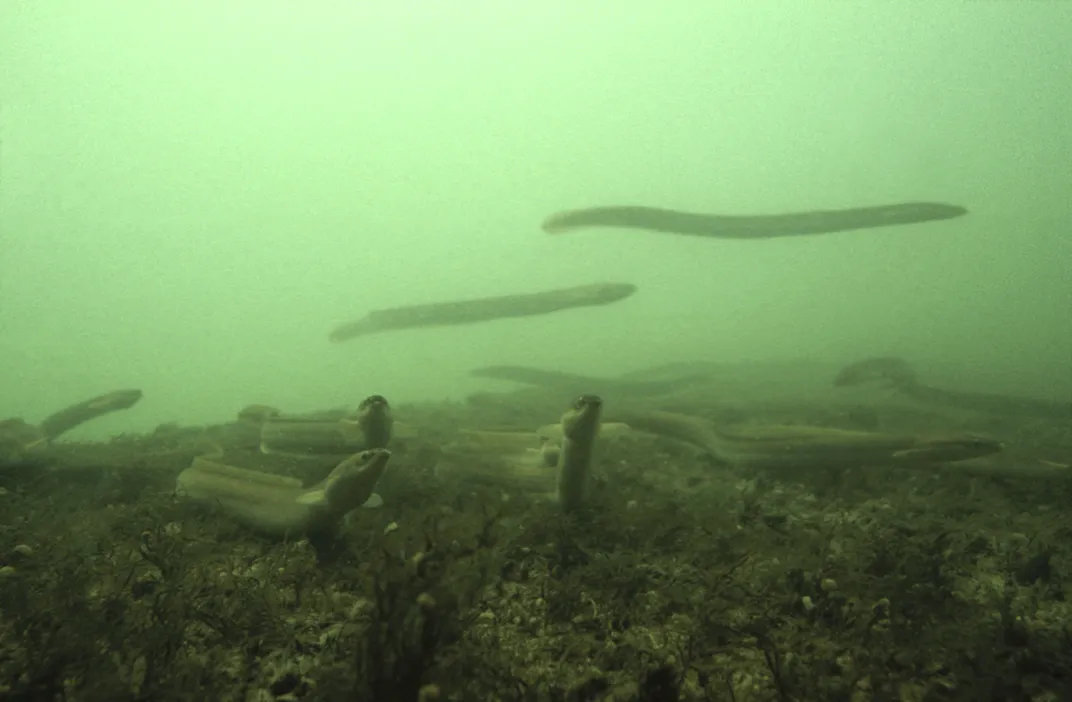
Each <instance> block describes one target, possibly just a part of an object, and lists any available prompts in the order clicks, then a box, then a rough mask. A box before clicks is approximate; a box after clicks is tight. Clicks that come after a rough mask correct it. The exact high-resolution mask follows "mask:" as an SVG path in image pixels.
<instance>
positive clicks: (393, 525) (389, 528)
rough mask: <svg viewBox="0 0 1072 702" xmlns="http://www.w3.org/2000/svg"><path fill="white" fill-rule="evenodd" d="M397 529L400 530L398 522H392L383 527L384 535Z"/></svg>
mask: <svg viewBox="0 0 1072 702" xmlns="http://www.w3.org/2000/svg"><path fill="white" fill-rule="evenodd" d="M396 531H398V522H391V523H390V524H388V525H387V526H385V527H384V528H383V535H384V536H387V535H388V534H391V533H393V532H396Z"/></svg>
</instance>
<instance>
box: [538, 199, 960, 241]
mask: <svg viewBox="0 0 1072 702" xmlns="http://www.w3.org/2000/svg"><path fill="white" fill-rule="evenodd" d="M967 213H968V210H967V209H965V208H963V207H960V206H958V205H949V204H945V203H941V202H904V203H899V204H896V205H879V206H875V207H854V208H851V209H842V210H812V211H807V212H790V213H787V214H779V215H716V214H697V213H693V212H682V211H679V210H670V209H663V208H659V207H638V206H607V207H588V208H583V209H576V210H565V211H562V212H556V213H555V214H552V215H551V216H550V217H548V218H547V219H545V220H544V221H543V225H542V228H543V230H544V231H545V232H547V233H549V234H558V233H562V232H567V231H572V230H574V229H583V228H590V227H616V228H620V229H644V230H647V231H655V232H667V233H671V234H686V235H689V236H702V237H709V238H712V239H770V238H774V237H781V236H801V235H808V234H827V233H830V232H841V231H849V230H853V229H871V228H874V227H890V226H895V225H901V224H916V223H920V222H930V221H935V220H942V219H952V218H954V217H960V216H962V215H965V214H967Z"/></svg>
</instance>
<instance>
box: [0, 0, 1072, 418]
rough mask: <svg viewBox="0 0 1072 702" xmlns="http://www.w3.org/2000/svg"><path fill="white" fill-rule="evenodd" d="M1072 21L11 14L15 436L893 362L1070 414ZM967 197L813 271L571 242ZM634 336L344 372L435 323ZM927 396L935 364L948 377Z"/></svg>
mask: <svg viewBox="0 0 1072 702" xmlns="http://www.w3.org/2000/svg"><path fill="white" fill-rule="evenodd" d="M1070 36H1072V3H1068V2H1050V3H1047V2H925V3H924V2H918V3H906V2H899V3H892V2H872V3H868V2H830V3H824V2H818V1H816V0H809V1H807V2H747V3H745V2H699V1H698V0H696V1H692V0H690V1H684V0H680V1H670V2H660V3H652V2H649V3H641V2H621V1H616V2H611V1H609V0H599V1H593V2H576V1H575V0H569V1H566V0H560V1H553V2H552V1H543V2H534V3H507V2H501V1H499V2H492V1H490V0H486V1H484V2H450V3H448V2H428V1H425V2H399V1H396V0H392V1H391V2H385V1H382V0H381V1H378V2H370V1H362V2H304V3H295V2H280V1H273V2H263V1H259V2H250V1H243V2H238V1H234V0H231V1H228V2H207V1H201V2H181V3H180V2H144V1H137V2H136V1H134V0H129V1H119V0H111V1H104V0H80V1H78V2H75V1H74V0H66V1H65V0H52V1H50V2H30V1H27V0H0V61H2V63H0V97H2V102H0V138H2V159H3V160H2V166H0V167H2V171H0V237H2V239H0V245H2V251H0V363H2V366H0V367H2V371H0V372H2V376H0V417H3V416H24V417H26V418H27V419H31V420H37V419H40V418H41V417H42V416H44V415H45V414H46V413H48V412H49V411H51V410H54V409H57V408H58V407H60V406H63V405H65V404H67V403H69V402H73V401H77V400H80V399H84V398H85V397H88V396H91V395H94V394H96V393H99V392H104V391H107V390H110V389H113V388H116V387H131V386H133V387H140V388H142V389H143V390H144V391H145V393H146V397H145V399H144V400H143V403H142V405H140V406H139V407H138V408H137V409H136V410H133V411H132V412H129V413H125V414H122V415H117V416H115V417H112V418H108V419H106V420H102V421H101V422H99V423H97V424H96V425H95V426H94V427H93V428H92V429H90V431H94V430H95V431H100V432H112V431H120V430H127V429H144V428H148V427H151V426H153V425H155V424H156V423H159V422H162V421H171V420H178V421H182V422H199V421H212V420H219V419H224V418H227V417H230V416H232V415H233V414H234V412H235V411H236V410H237V409H238V408H239V407H241V406H242V405H244V404H246V403H249V402H267V403H272V404H276V405H278V406H282V407H284V408H286V409H290V410H295V411H297V410H304V409H314V408H323V407H330V406H337V405H340V404H348V403H355V402H356V401H357V400H359V399H360V398H361V397H362V396H364V395H366V394H369V393H371V392H380V393H383V394H385V395H387V396H388V397H390V398H391V399H392V400H394V401H395V402H398V401H403V400H412V399H424V398H428V399H438V398H444V397H455V398H460V397H461V396H462V395H464V393H466V392H469V391H472V390H474V389H477V388H480V387H492V386H493V384H491V383H490V382H488V381H477V380H473V379H470V378H468V377H467V376H466V372H467V371H468V370H469V369H470V368H472V367H474V366H478V365H481V364H487V363H517V364H530V365H536V366H542V367H548V368H558V369H563V370H572V371H578V372H589V373H598V372H608V373H609V372H617V371H624V370H627V369H630V368H634V367H638V366H642V365H645V364H648V363H658V362H667V361H675V360H686V359H693V358H707V359H716V360H717V359H724V360H737V359H757V358H759V359H769V358H787V357H813V358H822V359H828V360H830V361H833V362H840V361H848V360H853V359H855V358H857V357H859V356H866V355H872V354H891V353H892V354H900V355H904V356H906V357H908V358H910V359H912V360H913V361H916V362H918V363H919V364H920V365H921V366H923V367H926V368H928V369H931V371H929V372H938V371H941V372H942V373H945V374H947V377H945V378H944V379H943V378H942V377H941V376H934V375H931V376H929V377H931V378H932V379H934V380H944V381H945V384H947V385H950V384H953V385H959V386H962V387H976V388H991V389H995V388H997V389H1002V390H1014V391H1019V392H1023V393H1029V394H1036V395H1039V396H1048V397H1054V398H1067V397H1068V396H1069V394H1070V393H1072V273H1070V270H1072V226H1070V225H1072V214H1070V212H1072V195H1070V194H1072V126H1070V124H1072V121H1070V115H1072V79H1069V76H1070V75H1072V41H1069V37H1070ZM906 200H938V201H947V202H952V203H956V204H961V205H964V206H966V207H968V208H969V209H970V210H971V214H970V215H969V216H967V217H965V218H962V219H959V220H953V221H949V222H940V223H936V224H931V225H921V226H914V227H905V228H898V229H879V230H871V231H865V232H850V233H843V234H834V235H829V236H823V237H815V238H806V239H799V240H788V239H779V240H771V241H761V242H724V241H712V240H699V239H690V238H687V237H677V236H672V235H664V234H645V233H639V232H626V231H614V230H605V231H586V232H577V233H574V234H569V235H562V236H556V237H551V236H548V235H546V234H544V233H543V232H541V231H540V229H539V223H540V221H541V220H542V219H543V217H544V216H546V215H547V214H549V213H551V212H552V211H554V210H557V209H562V208H568V207H578V206H585V205H596V204H626V203H631V204H647V205H656V206H666V207H676V208H680V209H687V210H694V211H707V212H722V213H726V214H738V213H742V214H743V213H778V212H784V211H789V210H799V209H824V208H837V207H851V206H863V205H877V204H888V203H894V202H899V201H906ZM596 281H628V282H633V283H635V284H637V285H639V286H640V289H641V290H640V293H639V294H638V295H636V296H635V297H634V298H632V299H630V300H628V301H626V302H624V303H622V304H619V305H617V306H614V307H608V308H604V309H589V310H580V311H575V312H570V313H566V314H561V315H553V316H547V317H543V318H532V319H526V320H511V321H502V322H496V323H493V324H487V325H482V326H472V327H459V328H454V329H438V330H424V331H415V332H402V333H396V334H384V335H381V336H373V337H367V338H365V339H361V340H358V341H355V342H352V343H348V344H342V345H331V344H329V343H328V342H327V338H326V337H327V333H328V332H329V331H330V329H331V328H332V327H333V326H334V325H335V324H336V323H338V322H340V321H343V320H345V319H347V318H349V317H354V316H360V315H361V314H363V313H364V312H365V311H367V310H369V309H372V308H376V307H385V306H392V305H399V304H406V303H417V302H426V301H436V300H444V299H451V298H465V297H474V296H483V295H495V294H502V293H511V292H528V291H536V290H540V289H544V288H554V287H560V286H568V285H575V284H583V283H588V282H596ZM928 364H929V365H928Z"/></svg>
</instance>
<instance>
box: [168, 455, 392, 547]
mask: <svg viewBox="0 0 1072 702" xmlns="http://www.w3.org/2000/svg"><path fill="white" fill-rule="evenodd" d="M390 457H391V453H390V451H388V450H387V449H371V450H368V451H362V452H360V453H356V454H354V455H353V456H351V457H349V458H347V459H346V460H345V461H343V462H341V463H339V464H338V465H337V466H336V467H335V469H334V470H332V471H331V473H330V474H329V475H328V477H327V478H325V479H324V480H323V481H322V482H320V483H318V484H317V485H315V486H313V487H311V488H302V486H301V482H300V481H299V480H296V479H294V478H288V477H286V476H281V475H273V474H270V473H264V472H261V471H257V470H247V469H244V468H236V467H234V466H229V465H226V464H224V463H219V462H217V461H213V460H210V459H208V458H205V457H199V458H195V459H194V460H193V463H191V464H190V467H189V468H187V469H186V470H184V471H183V472H181V473H179V476H178V478H177V480H176V491H177V492H178V493H179V494H180V495H181V496H183V497H185V498H188V499H190V500H193V501H195V502H200V503H203V504H207V505H211V506H215V507H217V508H218V509H219V510H220V511H221V513H223V514H224V515H226V516H227V517H229V518H231V519H233V520H234V521H236V522H238V523H240V524H243V525H245V526H247V527H250V528H252V529H254V530H256V531H260V532H262V533H266V534H270V535H273V536H288V535H294V536H296V535H300V534H309V533H320V532H326V531H330V530H331V529H333V528H335V527H336V526H337V525H338V523H339V522H340V520H341V519H342V518H343V517H344V516H345V515H346V513H348V512H350V511H351V510H353V509H355V508H357V507H360V506H361V505H363V504H365V503H367V502H370V500H371V501H373V502H375V500H374V499H373V490H374V489H375V487H376V483H377V482H378V481H379V479H380V477H381V476H382V475H383V473H384V471H385V470H386V468H387V463H388V460H389V459H390Z"/></svg>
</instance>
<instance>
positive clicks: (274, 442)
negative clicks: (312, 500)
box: [260, 395, 394, 456]
mask: <svg viewBox="0 0 1072 702" xmlns="http://www.w3.org/2000/svg"><path fill="white" fill-rule="evenodd" d="M393 426H394V417H393V415H392V413H391V406H390V404H388V402H387V399H386V398H384V397H383V396H382V395H370V396H369V397H366V398H365V399H364V400H363V401H362V402H361V404H360V405H359V406H358V408H357V414H356V416H353V417H343V418H341V419H337V420H331V419H307V418H303V417H286V416H285V415H276V416H268V417H266V418H265V419H264V420H263V423H262V424H261V441H260V450H261V453H265V454H273V453H279V454H286V455H292V456H308V455H324V454H328V455H342V454H345V453H355V452H357V451H361V450H364V449H373V448H386V447H387V444H388V443H389V442H390V441H391V430H392V427H393Z"/></svg>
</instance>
